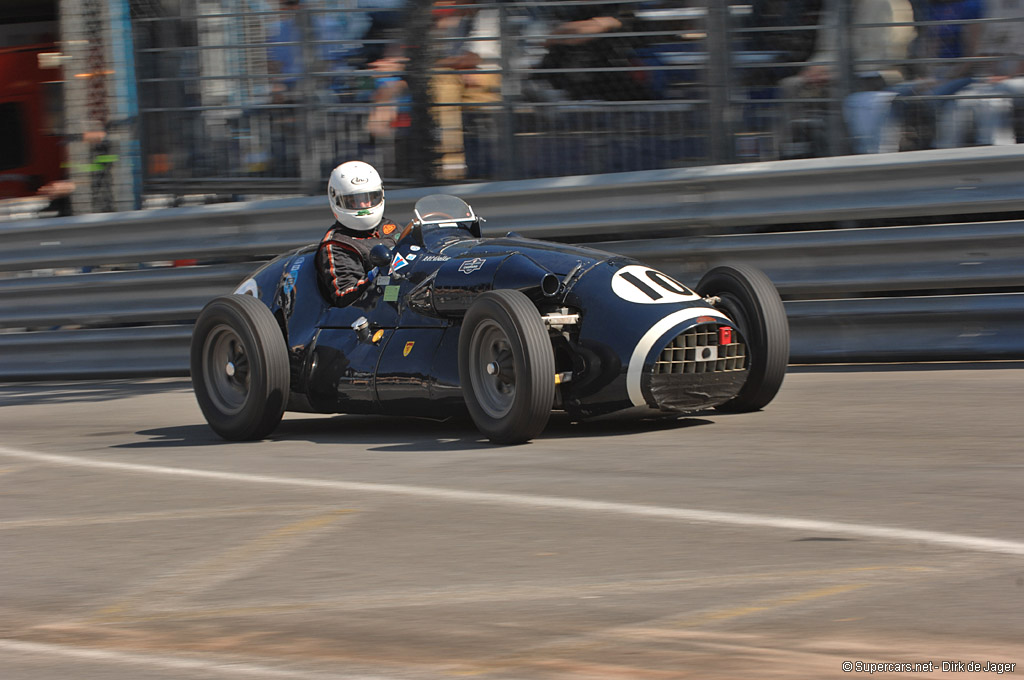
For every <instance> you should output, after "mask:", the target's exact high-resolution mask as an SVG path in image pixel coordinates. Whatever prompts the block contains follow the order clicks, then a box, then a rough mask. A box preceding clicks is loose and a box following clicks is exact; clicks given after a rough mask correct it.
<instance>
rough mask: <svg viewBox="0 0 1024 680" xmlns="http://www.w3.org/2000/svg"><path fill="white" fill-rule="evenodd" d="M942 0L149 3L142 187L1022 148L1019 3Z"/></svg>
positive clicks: (266, 187) (138, 39) (305, 189)
mask: <svg viewBox="0 0 1024 680" xmlns="http://www.w3.org/2000/svg"><path fill="white" fill-rule="evenodd" d="M948 4H949V3H925V2H917V1H916V0H886V1H885V2H872V3H866V2H865V3H851V2H847V1H846V0H789V1H787V2H780V1H779V0H750V1H749V2H735V1H732V0H706V1H705V2H700V3H691V2H686V3H683V2H679V1H678V0H620V1H618V2H615V3H612V2H607V1H603V0H602V1H595V2H585V1H580V0H502V1H500V2H499V1H498V0H475V1H472V2H470V1H466V0H445V1H436V2H435V1H433V0H373V1H368V0H367V1H363V0H361V1H359V2H356V0H293V1H288V0H280V1H279V0H180V2H175V3H152V2H151V3H137V4H136V6H135V13H134V15H133V21H132V25H133V29H134V31H133V36H134V46H135V56H136V64H135V66H136V74H137V86H138V95H139V97H138V98H139V137H140V142H141V148H142V153H143V155H144V160H145V172H144V186H145V190H146V191H147V192H149V193H153V192H168V193H176V194H181V193H190V192H191V193H204V192H205V193H221V194H249V195H253V194H268V193H271V192H281V193H315V192H319V190H320V188H321V187H322V185H323V182H322V180H323V178H325V177H326V174H327V173H328V172H329V171H330V168H331V167H333V166H334V165H336V164H337V163H339V162H341V161H343V160H348V159H351V158H360V159H362V160H366V161H368V162H371V163H373V164H375V165H376V166H378V167H379V169H380V170H381V171H382V173H383V174H384V175H385V177H386V178H387V179H388V181H389V182H390V183H391V185H393V186H394V185H396V183H399V182H405V183H408V184H411V185H423V184H428V183H451V182H453V181H461V180H474V181H479V180H483V181H493V180H500V179H504V180H515V179H528V178H536V177H551V176H568V175H575V174H596V173H607V172H627V171H638V170H647V169H659V168H678V167H688V166H697V165H712V164H721V163H728V162H733V161H741V162H742V161H764V160H774V159H780V158H794V157H797V158H805V157H820V156H833V155H837V154H845V153H849V152H852V151H856V152H862V153H872V152H879V151H896V150H908V149H927V148H940V147H956V146H961V145H969V144H975V143H977V144H1012V143H1014V142H1015V141H1016V140H1017V139H1018V137H1019V138H1021V139H1024V117H1022V115H1021V114H1022V113H1024V108H1022V107H1021V105H1020V103H1021V100H1022V97H1024V79H1022V78H1020V77H1014V78H1003V77H1002V76H1005V75H1011V74H1013V73H1016V71H1015V70H1013V68H1015V67H1014V64H1015V61H1014V60H1015V59H1016V57H1015V55H1018V54H1020V51H1021V49H1022V45H1021V42H1022V40H1021V38H1020V35H1021V34H1022V31H1021V27H1022V26H1024V10H1022V9H1021V8H1020V7H1017V6H1016V5H1015V4H1014V3H1011V2H1009V1H1008V0H1007V1H998V0H992V2H988V3H984V5H985V10H984V11H982V10H981V6H982V3H955V7H946V5H948ZM972 8H974V9H973V10H972ZM1008 69H1009V70H1008ZM990 76H996V77H990ZM1019 133H1020V134H1019Z"/></svg>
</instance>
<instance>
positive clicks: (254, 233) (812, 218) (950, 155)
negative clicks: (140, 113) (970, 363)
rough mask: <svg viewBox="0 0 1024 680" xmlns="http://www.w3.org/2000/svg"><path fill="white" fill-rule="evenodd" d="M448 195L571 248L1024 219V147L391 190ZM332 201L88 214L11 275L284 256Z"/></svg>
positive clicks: (402, 194) (314, 234)
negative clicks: (859, 223)
mask: <svg viewBox="0 0 1024 680" xmlns="http://www.w3.org/2000/svg"><path fill="white" fill-rule="evenodd" d="M438 191H447V192H449V193H454V194H458V195H459V196H462V197H463V198H465V199H466V200H467V201H468V202H469V203H471V204H472V205H473V207H474V208H475V209H476V210H477V211H478V213H479V214H480V215H483V216H484V217H485V218H486V219H487V220H488V221H487V223H486V224H485V225H484V230H485V232H486V233H488V234H498V233H504V232H505V231H507V230H515V231H517V232H519V233H521V234H523V235H524V236H530V237H534V238H548V239H554V240H559V241H570V242H573V241H577V242H578V241H595V240H602V239H613V238H614V239H617V240H618V239H622V238H624V237H626V236H627V234H626V233H624V230H629V234H632V235H633V236H634V238H635V237H644V238H649V237H665V236H677V235H679V234H710V233H730V232H732V233H735V232H739V231H743V230H749V228H750V227H759V228H760V227H767V226H772V225H795V224H821V223H828V222H835V221H840V220H860V219H875V218H899V217H910V216H920V215H962V214H971V213H991V212H998V211H1008V210H1020V209H1022V208H1024V147H1017V146H1013V147H987V148H970V149H950V150H945V151H916V152H907V153H902V154H879V155H874V156H853V157H843V158H839V159H836V158H822V159H808V160H796V161H774V162H770V163H756V164H754V163H751V164H745V165H726V166H715V167H708V168H690V169H675V170H650V171H644V172H632V173H619V174H609V175H587V176H577V177H559V178H554V179H545V180H523V181H517V182H491V183H485V184H467V185H458V186H449V187H435V188H423V189H403V190H399V191H390V192H388V195H387V197H388V207H387V213H388V215H390V216H392V217H393V218H396V219H398V220H399V221H404V220H405V219H407V218H408V217H409V216H411V214H412V206H413V204H414V203H415V202H416V200H417V199H418V198H420V197H421V196H424V195H426V194H429V193H435V192H438ZM330 221H331V220H330V213H329V212H328V211H327V209H326V206H325V203H324V199H322V198H296V199H281V200H274V201H261V202H253V203H247V204H221V205H214V206H206V207H199V208H174V209H166V210H152V211H143V212H136V213H122V214H119V215H117V216H111V215H103V214H98V215H87V216H83V217H73V218H64V219H55V220H50V221H48V222H45V223H41V222H39V221H23V222H12V223H9V224H6V225H0V244H2V245H3V247H2V248H0V272H2V271H18V270H26V269H37V268H46V267H62V266H68V265H69V263H73V264H74V265H76V266H82V265H110V264H121V263H131V264H135V263H138V262H147V261H155V260H170V259H177V258H197V259H200V260H205V259H213V258H226V257H231V258H238V257H239V256H242V255H249V256H261V255H271V254H275V253H279V252H283V251H285V250H288V249H289V248H293V247H297V246H300V245H303V244H306V243H310V242H313V241H315V240H317V239H319V238H320V236H322V235H323V232H325V231H326V230H327V227H328V226H329V224H330Z"/></svg>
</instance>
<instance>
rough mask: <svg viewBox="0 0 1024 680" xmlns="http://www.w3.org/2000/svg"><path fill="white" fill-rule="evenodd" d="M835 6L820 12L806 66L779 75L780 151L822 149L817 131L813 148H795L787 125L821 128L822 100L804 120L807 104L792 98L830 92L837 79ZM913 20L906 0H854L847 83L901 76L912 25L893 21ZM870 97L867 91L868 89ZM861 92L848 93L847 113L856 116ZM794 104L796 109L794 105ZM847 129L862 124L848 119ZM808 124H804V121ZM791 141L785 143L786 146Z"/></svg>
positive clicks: (860, 85)
mask: <svg viewBox="0 0 1024 680" xmlns="http://www.w3.org/2000/svg"><path fill="white" fill-rule="evenodd" d="M837 10H838V6H837V5H836V4H833V5H831V6H830V7H829V8H828V10H826V11H825V12H824V13H823V14H822V24H821V27H820V28H819V31H818V38H817V42H816V49H815V52H814V54H813V55H812V56H811V57H810V58H809V59H808V64H807V66H805V67H803V68H802V69H801V70H800V71H799V72H798V73H797V74H796V75H794V76H790V77H789V78H786V79H784V80H783V81H782V82H781V83H780V89H781V91H782V96H783V100H784V101H785V102H786V103H785V104H784V105H783V110H784V112H785V113H784V115H783V121H782V122H783V126H784V127H783V130H781V131H780V137H779V140H780V148H781V149H782V155H783V156H784V157H787V156H788V157H798V156H801V155H814V156H820V155H824V153H825V151H826V149H825V148H824V147H825V146H826V144H825V140H824V138H823V136H822V135H818V136H817V143H816V144H815V145H814V146H816V147H817V148H815V149H813V152H812V153H810V154H808V153H806V152H807V151H808V150H807V149H794V148H793V147H795V146H797V144H798V143H794V142H793V141H792V139H793V137H792V135H791V134H790V133H791V128H790V126H791V125H792V123H794V122H797V123H799V122H802V121H807V123H808V124H809V127H811V128H812V129H813V130H820V131H821V132H822V133H823V132H824V128H825V125H824V121H823V120H821V118H823V117H824V116H826V115H827V110H825V109H827V105H824V106H823V105H818V106H811V107H810V108H811V109H812V110H814V111H813V117H812V118H811V119H810V120H808V116H807V115H806V114H807V112H806V109H807V108H808V107H807V106H806V105H798V104H797V103H796V102H794V101H793V100H795V99H799V98H803V97H816V98H826V97H828V96H829V95H830V94H831V93H833V92H835V90H836V84H837V81H838V80H839V75H840V73H841V69H842V67H843V64H841V63H840V62H841V60H842V59H843V56H844V55H842V54H840V52H839V45H840V41H839V32H838V31H839V24H840V22H839V17H838V16H837ZM912 20H913V10H912V8H911V6H910V3H909V1H908V0H853V16H852V23H853V27H854V28H853V30H852V31H851V41H850V48H851V50H850V51H851V56H852V59H853V64H852V65H851V66H852V70H853V73H854V82H853V83H852V84H851V85H852V89H853V90H854V91H856V92H874V91H877V90H882V89H884V88H885V87H887V86H891V85H894V84H896V83H897V82H899V81H901V80H902V74H901V73H900V71H899V69H898V68H897V65H898V64H900V63H902V62H903V61H904V60H905V59H906V56H907V45H908V44H909V42H910V40H911V38H912V37H913V28H912V27H911V26H909V25H906V26H898V25H897V26H893V25H892V24H900V23H904V24H909V23H910V22H912ZM867 96H868V97H870V96H871V95H867ZM860 98H861V97H860V96H853V97H851V98H850V100H848V102H847V106H846V107H845V113H846V117H847V118H848V119H850V118H855V117H857V116H858V115H859V113H860V108H858V107H857V106H855V103H856V102H857V100H859V99H860ZM798 109H799V110H798ZM849 125H850V128H851V131H852V130H854V129H857V128H858V125H861V121H856V120H854V121H850V123H849ZM805 127H808V125H805ZM804 144H807V142H804ZM787 146H788V147H790V148H787Z"/></svg>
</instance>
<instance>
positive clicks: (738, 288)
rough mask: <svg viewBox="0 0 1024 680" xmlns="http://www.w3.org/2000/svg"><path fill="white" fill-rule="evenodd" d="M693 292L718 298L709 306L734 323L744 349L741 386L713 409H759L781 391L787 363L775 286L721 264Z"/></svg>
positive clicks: (748, 270) (749, 270) (757, 274)
mask: <svg viewBox="0 0 1024 680" xmlns="http://www.w3.org/2000/svg"><path fill="white" fill-rule="evenodd" d="M697 292H698V293H699V294H700V295H701V296H702V297H709V296H714V297H717V298H718V299H719V300H718V302H716V303H715V307H717V308H718V309H720V310H721V311H723V312H724V313H725V315H726V316H728V317H729V318H730V319H732V320H733V321H735V322H736V325H737V326H738V327H739V332H740V335H741V336H743V338H744V341H745V342H746V344H747V355H748V357H749V364H748V368H747V371H748V373H747V381H746V382H745V383H744V384H743V388H742V389H741V390H740V391H739V393H738V394H737V395H736V396H735V397H733V398H732V399H730V400H729V401H727V402H725V403H724V404H722V405H720V406H718V409H719V410H721V411H732V412H736V413H742V412H749V411H757V410H759V409H761V408H764V407H765V406H766V405H767V404H768V403H769V402H770V401H771V400H772V399H773V398H774V397H775V395H776V394H777V393H778V391H779V388H780V387H781V386H782V379H783V378H785V377H786V366H787V365H788V364H789V322H788V320H787V319H786V310H785V308H784V307H783V306H782V298H780V297H779V292H778V291H777V290H776V289H775V285H774V284H772V282H771V280H770V279H769V278H768V277H767V276H765V275H764V273H763V272H761V271H760V270H759V269H754V268H753V267H747V266H745V265H723V266H721V267H715V268H714V269H712V270H711V271H709V272H708V273H706V274H705V275H704V276H703V277H701V280H700V283H698V284H697Z"/></svg>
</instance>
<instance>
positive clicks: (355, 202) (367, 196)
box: [334, 189, 384, 210]
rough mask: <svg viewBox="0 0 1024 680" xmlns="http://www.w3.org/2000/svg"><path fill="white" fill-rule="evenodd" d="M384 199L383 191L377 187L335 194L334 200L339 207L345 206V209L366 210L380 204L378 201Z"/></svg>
mask: <svg viewBox="0 0 1024 680" xmlns="http://www.w3.org/2000/svg"><path fill="white" fill-rule="evenodd" d="M383 200H384V192H383V191H381V190H380V189H378V190H377V191H361V192H359V193H357V194H346V195H344V196H335V197H334V202H335V203H336V204H337V206H338V207H339V208H345V209H346V210H368V209H370V208H375V207H377V206H378V205H380V202H381V201H383Z"/></svg>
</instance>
